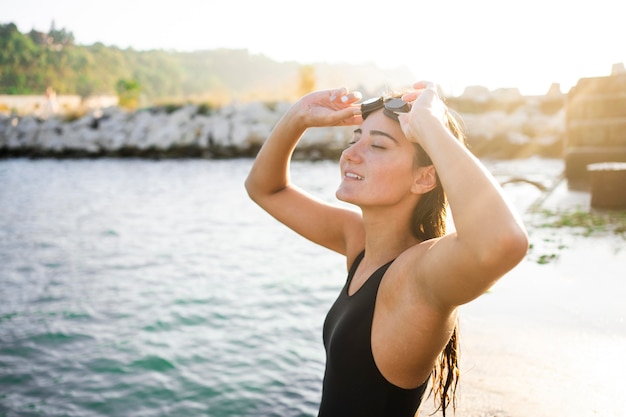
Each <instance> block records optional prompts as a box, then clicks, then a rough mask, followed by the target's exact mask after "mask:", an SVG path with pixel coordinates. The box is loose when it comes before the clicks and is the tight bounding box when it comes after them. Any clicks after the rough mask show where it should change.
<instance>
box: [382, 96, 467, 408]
mask: <svg viewBox="0 0 626 417" xmlns="http://www.w3.org/2000/svg"><path fill="white" fill-rule="evenodd" d="M402 95H403V94H402V93H391V94H387V95H386V96H384V97H383V102H384V101H385V100H389V99H394V98H400V97H402ZM380 108H383V106H380ZM388 116H389V115H388ZM389 117H391V116H389ZM392 118H393V117H392ZM446 118H447V122H448V129H449V130H450V132H451V133H452V134H453V135H454V137H456V138H457V139H458V140H459V142H461V143H462V144H463V145H467V144H466V141H465V135H464V133H463V129H462V125H461V121H460V118H458V117H457V116H455V114H454V112H453V111H452V110H450V109H448V111H447V112H446ZM395 120H397V117H395ZM414 146H415V158H414V164H415V166H416V167H425V166H429V165H433V162H432V161H431V159H430V157H429V156H428V154H427V153H426V151H424V148H422V147H421V146H420V145H419V144H417V143H415V144H414ZM435 177H436V181H437V185H436V186H435V188H433V189H432V190H430V191H429V192H427V193H426V194H424V195H422V196H421V198H420V200H419V202H418V203H417V206H416V207H415V209H414V210H413V214H412V218H411V231H412V233H413V235H414V236H415V237H416V238H418V239H419V240H420V241H425V240H429V239H433V238H437V237H441V236H443V235H445V233H446V217H447V206H448V199H447V197H446V193H445V190H444V189H443V186H442V185H441V181H440V180H439V175H437V174H436V171H435ZM459 355H460V347H459V323H458V320H457V322H456V324H455V326H454V329H453V331H452V334H451V336H450V339H449V340H448V343H447V344H446V346H445V348H444V349H443V350H442V351H441V353H440V354H439V357H438V358H437V362H436V364H435V366H434V368H433V371H432V374H431V375H432V377H431V379H432V385H431V391H430V395H434V400H435V404H436V406H437V411H438V410H441V412H442V414H443V417H445V415H446V409H447V407H448V406H449V405H450V403H452V407H453V409H454V410H455V411H456V389H457V386H458V383H459Z"/></svg>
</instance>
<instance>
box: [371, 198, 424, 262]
mask: <svg viewBox="0 0 626 417" xmlns="http://www.w3.org/2000/svg"><path fill="white" fill-rule="evenodd" d="M410 220H411V215H410V212H409V213H405V215H402V214H401V213H398V211H397V210H394V211H392V212H391V213H390V212H389V211H388V210H380V209H378V210H365V209H364V210H363V222H364V225H365V258H366V259H367V263H372V264H377V265H383V264H384V263H386V262H388V261H390V260H392V259H395V258H396V257H398V255H400V254H401V253H402V252H404V251H405V250H407V249H408V248H410V247H411V246H414V245H416V244H417V243H419V240H418V239H417V238H416V237H415V236H413V233H412V232H411V224H410Z"/></svg>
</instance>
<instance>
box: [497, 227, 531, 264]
mask: <svg viewBox="0 0 626 417" xmlns="http://www.w3.org/2000/svg"><path fill="white" fill-rule="evenodd" d="M528 245H529V241H528V234H527V232H526V229H524V227H523V226H521V225H520V226H518V227H515V228H513V229H512V230H510V231H509V232H507V233H504V234H503V235H502V236H500V238H499V239H498V240H497V242H496V245H494V246H495V247H496V248H497V249H496V250H495V252H496V255H497V256H496V257H497V258H498V259H494V260H493V262H498V263H499V264H500V267H502V268H503V269H505V270H507V271H508V270H510V269H513V268H514V267H515V266H516V265H517V264H519V263H520V262H521V261H522V260H523V259H524V257H525V256H526V254H527V253H528V247H529V246H528Z"/></svg>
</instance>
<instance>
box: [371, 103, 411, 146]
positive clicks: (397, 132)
mask: <svg viewBox="0 0 626 417" xmlns="http://www.w3.org/2000/svg"><path fill="white" fill-rule="evenodd" d="M361 131H362V132H363V133H368V132H372V131H378V132H384V133H386V134H388V135H390V136H392V137H393V138H394V139H396V140H397V141H398V143H401V142H407V143H408V140H407V139H406V137H405V136H404V133H403V132H402V128H401V127H400V123H398V122H397V121H395V120H393V119H391V118H390V117H387V116H385V114H384V113H383V110H382V109H379V110H376V111H374V112H372V113H371V114H370V115H369V116H368V117H367V119H365V120H363V123H361Z"/></svg>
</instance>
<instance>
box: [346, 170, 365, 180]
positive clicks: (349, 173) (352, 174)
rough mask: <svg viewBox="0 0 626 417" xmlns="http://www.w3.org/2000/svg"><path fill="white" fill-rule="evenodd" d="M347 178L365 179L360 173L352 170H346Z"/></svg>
mask: <svg viewBox="0 0 626 417" xmlns="http://www.w3.org/2000/svg"><path fill="white" fill-rule="evenodd" d="M346 178H352V179H355V180H362V179H363V177H361V176H360V175H356V174H354V173H352V172H346Z"/></svg>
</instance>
